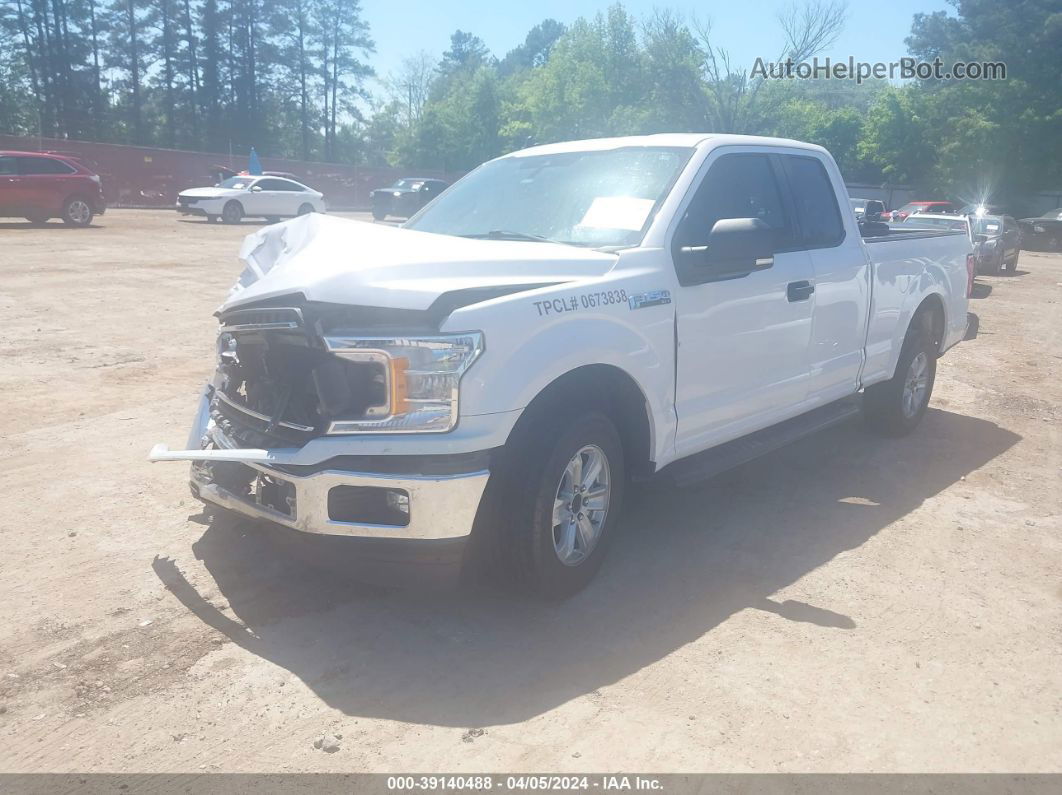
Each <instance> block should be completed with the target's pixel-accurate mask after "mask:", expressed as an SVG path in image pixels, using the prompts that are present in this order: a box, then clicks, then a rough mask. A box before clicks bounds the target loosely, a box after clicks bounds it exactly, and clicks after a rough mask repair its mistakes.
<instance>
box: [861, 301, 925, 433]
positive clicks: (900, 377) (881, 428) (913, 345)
mask: <svg viewBox="0 0 1062 795" xmlns="http://www.w3.org/2000/svg"><path fill="white" fill-rule="evenodd" d="M928 321H929V318H928V317H927V316H926V315H925V314H924V313H923V314H921V315H918V316H916V317H915V318H914V320H912V321H911V328H909V329H908V330H907V337H906V338H905V339H904V341H903V347H902V348H901V349H900V359H899V361H898V362H897V363H896V373H895V375H893V377H892V378H890V379H889V380H888V381H883V382H882V383H880V384H874V385H873V386H869V387H867V388H866V390H865V391H864V393H863V417H864V419H865V420H866V422H867V425H869V426H870V427H871V428H873V429H874V430H875V431H878V432H879V433H882V434H884V435H886V436H906V435H907V434H909V433H910V432H911V431H913V430H914V429H915V426H917V425H918V423H919V422H921V420H922V417H923V416H924V415H925V413H926V408H928V406H929V398H930V396H931V395H932V394H933V383H934V381H935V380H936V375H937V345H936V342H935V341H934V339H933V334H932V333H931V330H930V329H931V327H932V326H931V324H930V323H929V322H928Z"/></svg>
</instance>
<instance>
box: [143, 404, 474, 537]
mask: <svg viewBox="0 0 1062 795" xmlns="http://www.w3.org/2000/svg"><path fill="white" fill-rule="evenodd" d="M210 441H213V442H214V443H215V444H216V445H217V448H218V449H209V450H203V449H196V448H197V447H198V446H199V445H202V444H204V443H208V442H210ZM188 447H189V448H191V449H187V450H170V449H168V448H167V447H166V446H165V445H161V444H159V445H156V446H155V448H154V449H153V450H152V451H151V454H150V455H149V460H151V461H191V462H192V463H193V466H192V479H191V486H192V490H193V491H194V492H195V493H196V494H197V496H198V497H199V498H200V499H201V500H203V501H204V502H208V503H212V504H214V505H218V506H220V507H222V508H227V509H229V510H231V511H235V512H237V513H240V514H243V515H244V516H248V517H251V518H254V519H265V520H268V521H271V522H276V523H277V524H281V525H284V526H286V527H290V528H292V529H294V530H301V531H302V532H304V533H316V534H322V535H342V536H355V537H361V538H395V539H421V540H441V539H456V538H464V537H467V536H468V535H470V534H471V532H472V524H473V522H474V521H475V518H476V512H477V511H478V510H479V502H480V498H481V497H482V496H483V490H484V488H486V485H487V478H488V477H489V476H490V472H489V470H485V469H484V470H480V471H476V472H462V473H459V474H448V475H421V474H390V473H380V472H352V471H346V470H338V469H328V470H322V471H319V472H314V473H312V474H309V475H293V474H291V473H289V472H285V471H282V470H280V469H277V468H276V467H273V466H270V465H269V464H266V463H261V462H262V460H263V459H265V460H283V459H284V458H285V457H286V455H285V454H287V453H290V452H291V451H283V450H245V449H239V448H235V447H233V446H232V443H231V442H230V441H229V440H228V439H227V438H225V437H224V436H223V435H222V434H221V432H220V431H219V430H218V429H217V428H215V427H213V424H212V422H211V421H210V417H209V410H208V405H207V401H206V400H205V398H204V399H202V400H201V401H200V406H199V411H198V413H197V415H196V419H195V423H194V426H193V428H192V432H191V434H190V436H189V439H188ZM352 452H355V451H352ZM355 454H356V453H355ZM226 461H228V462H234V463H238V464H242V465H243V466H246V467H249V468H250V469H252V470H254V471H256V472H257V473H258V476H259V477H261V476H268V478H269V479H270V480H272V481H281V482H283V483H285V484H288V485H289V486H290V488H291V489H292V490H293V493H294V500H291V502H292V503H293V505H292V506H291V512H290V514H288V513H284V512H283V511H280V510H277V509H276V508H275V507H273V506H271V505H266V504H263V503H262V502H261V499H260V497H258V496H256V495H258V494H260V493H261V492H260V491H259V489H253V492H254V493H253V494H250V495H247V494H236V493H234V492H232V491H229V490H226V489H225V488H223V487H222V486H220V485H218V484H217V483H215V482H213V481H212V480H211V479H210V473H209V470H208V468H206V467H203V466H199V465H198V464H199V463H200V462H208V463H209V462H226ZM337 486H360V487H369V488H382V489H398V490H401V491H404V492H405V493H406V494H407V495H408V499H409V502H408V506H409V522H408V524H406V525H402V526H400V525H391V524H362V523H353V522H345V521H337V520H335V519H332V518H331V517H330V516H329V508H328V502H329V492H330V491H331V490H332V489H333V488H335V487H337Z"/></svg>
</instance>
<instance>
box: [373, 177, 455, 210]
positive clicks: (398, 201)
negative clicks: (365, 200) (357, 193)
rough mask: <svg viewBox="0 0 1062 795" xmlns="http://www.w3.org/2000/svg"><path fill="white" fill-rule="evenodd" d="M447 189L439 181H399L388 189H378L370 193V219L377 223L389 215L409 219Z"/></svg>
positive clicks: (416, 179) (418, 179) (413, 179)
mask: <svg viewBox="0 0 1062 795" xmlns="http://www.w3.org/2000/svg"><path fill="white" fill-rule="evenodd" d="M447 187H449V186H448V185H447V183H445V182H443V181H442V180H441V179H421V178H419V177H407V178H405V179H400V180H398V181H397V182H395V183H394V184H393V185H391V187H389V188H378V189H376V190H374V191H373V192H372V217H373V218H375V219H376V220H377V221H382V220H383V219H385V218H386V217H387V216H389V215H397V216H399V217H400V218H409V217H410V216H413V215H415V214H416V213H417V211H418V210H420V208H421V207H423V206H424V205H425V204H427V203H428V202H430V201H431V200H432V199H434V198H435V197H436V196H438V195H439V194H440V193H442V192H443V191H444V190H446V188H447Z"/></svg>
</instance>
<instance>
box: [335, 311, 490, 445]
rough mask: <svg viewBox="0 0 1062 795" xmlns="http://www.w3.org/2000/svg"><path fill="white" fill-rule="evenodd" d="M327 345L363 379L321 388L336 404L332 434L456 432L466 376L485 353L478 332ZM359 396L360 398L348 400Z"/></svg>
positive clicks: (341, 339) (338, 340) (339, 339)
mask: <svg viewBox="0 0 1062 795" xmlns="http://www.w3.org/2000/svg"><path fill="white" fill-rule="evenodd" d="M324 342H325V347H326V348H327V349H328V351H329V352H330V353H333V354H335V355H336V356H337V357H339V358H340V359H342V360H344V361H345V362H349V363H356V364H358V365H360V366H359V367H357V368H347V370H346V372H347V373H349V374H351V376H353V374H354V373H358V374H359V375H358V376H357V381H358V382H359V383H357V384H352V383H351V376H341V377H339V378H337V379H328V381H329V382H330V383H324V382H322V383H320V384H318V392H319V393H322V404H325V403H331V404H332V408H331V411H330V412H329V413H330V415H331V422H330V423H329V426H328V433H330V434H343V433H445V432H446V431H449V430H451V429H452V428H453V427H454V426H455V425H456V424H457V416H458V414H457V409H458V406H457V402H458V387H459V384H460V381H461V376H462V375H464V372H465V370H467V369H468V368H469V367H470V366H471V365H472V363H473V362H474V361H475V360H476V358H477V357H478V356H479V354H480V353H482V352H483V335H482V334H481V333H480V332H478V331H471V332H466V333H462V334H445V335H439V336H432V337H409V338H397V337H396V338H379V337H352V336H344V335H336V336H326V337H325V338H324ZM366 379H368V380H370V381H371V385H370V388H369V389H368V390H366V388H365V387H366V384H365V381H366ZM355 393H357V395H360V397H359V398H358V399H356V400H352V401H348V400H347V399H346V396H347V395H355ZM366 395H368V396H369V397H368V399H367V400H366ZM344 404H346V405H344ZM347 407H349V408H352V409H353V411H350V410H348V408H347Z"/></svg>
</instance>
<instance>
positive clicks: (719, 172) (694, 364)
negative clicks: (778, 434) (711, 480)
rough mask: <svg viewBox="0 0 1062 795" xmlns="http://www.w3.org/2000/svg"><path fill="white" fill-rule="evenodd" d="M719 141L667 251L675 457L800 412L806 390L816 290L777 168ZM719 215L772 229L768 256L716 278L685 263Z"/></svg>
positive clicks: (766, 153) (751, 151) (753, 152)
mask: <svg viewBox="0 0 1062 795" xmlns="http://www.w3.org/2000/svg"><path fill="white" fill-rule="evenodd" d="M771 151H772V150H768V149H765V148H757V147H721V148H720V149H718V150H716V151H715V152H713V153H712V154H711V155H710V156H709V158H708V160H707V161H706V163H705V165H704V167H703V168H702V169H701V178H700V181H699V182H698V184H697V187H696V189H695V190H694V192H693V194H692V197H691V199H690V200H689V202H688V204H687V205H686V208H685V210H684V211H682V213H681V215H680V220H679V222H678V225H677V227H676V229H675V232H674V234H673V236H672V242H671V251H672V258H673V260H674V262H675V268H676V272H677V274H678V277H679V283H680V285H681V286H680V288H679V290H678V294H677V296H676V297H675V304H676V322H677V324H678V326H677V335H678V354H677V373H676V384H675V387H676V388H675V409H676V414H677V419H678V433H677V437H676V451H677V453H678V455H679V456H680V457H681V456H683V455H688V454H691V453H694V452H697V451H699V450H703V449H705V448H707V447H710V446H712V445H714V444H719V443H721V442H725V441H728V440H730V439H734V438H736V437H738V436H741V435H743V434H745V433H748V432H750V431H752V430H756V429H758V428H761V427H765V426H767V425H770V424H771V423H773V422H776V421H779V420H781V419H785V418H786V417H788V416H792V415H794V414H796V413H799V407H800V405H801V403H802V402H803V401H804V398H805V396H806V393H807V380H808V343H809V340H810V338H811V314H812V306H813V304H814V295H813V294H812V293H811V292H809V291H808V289H807V288H809V287H810V286H811V282H812V279H813V276H814V274H813V271H812V265H811V258H810V257H809V256H808V254H807V252H805V251H802V250H798V247H796V246H795V245H794V226H793V221H792V218H791V212H790V210H789V209H788V206H787V204H788V203H787V202H786V201H785V200H784V199H783V196H782V183H781V179H782V175H781V174H780V173H779V171H778V169H777V167H776V164H775V162H774V161H773V160H772V158H771V155H770V152H771ZM722 218H758V219H760V220H762V221H764V222H765V223H766V224H767V225H768V226H770V227H771V228H772V229H774V230H775V254H774V262H773V265H772V266H771V267H769V268H766V269H764V270H758V271H753V272H752V273H749V274H747V275H744V276H740V277H738V278H728V279H722V280H720V279H716V278H713V275H712V273H711V269H710V268H709V267H705V266H703V265H702V266H692V267H691V266H689V265H687V264H684V263H683V261H682V257H681V251H680V250H681V249H682V248H684V247H685V248H689V247H697V246H706V245H707V242H708V233H709V232H710V231H711V229H712V227H713V225H714V224H715V222H716V221H718V220H720V219H722Z"/></svg>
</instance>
